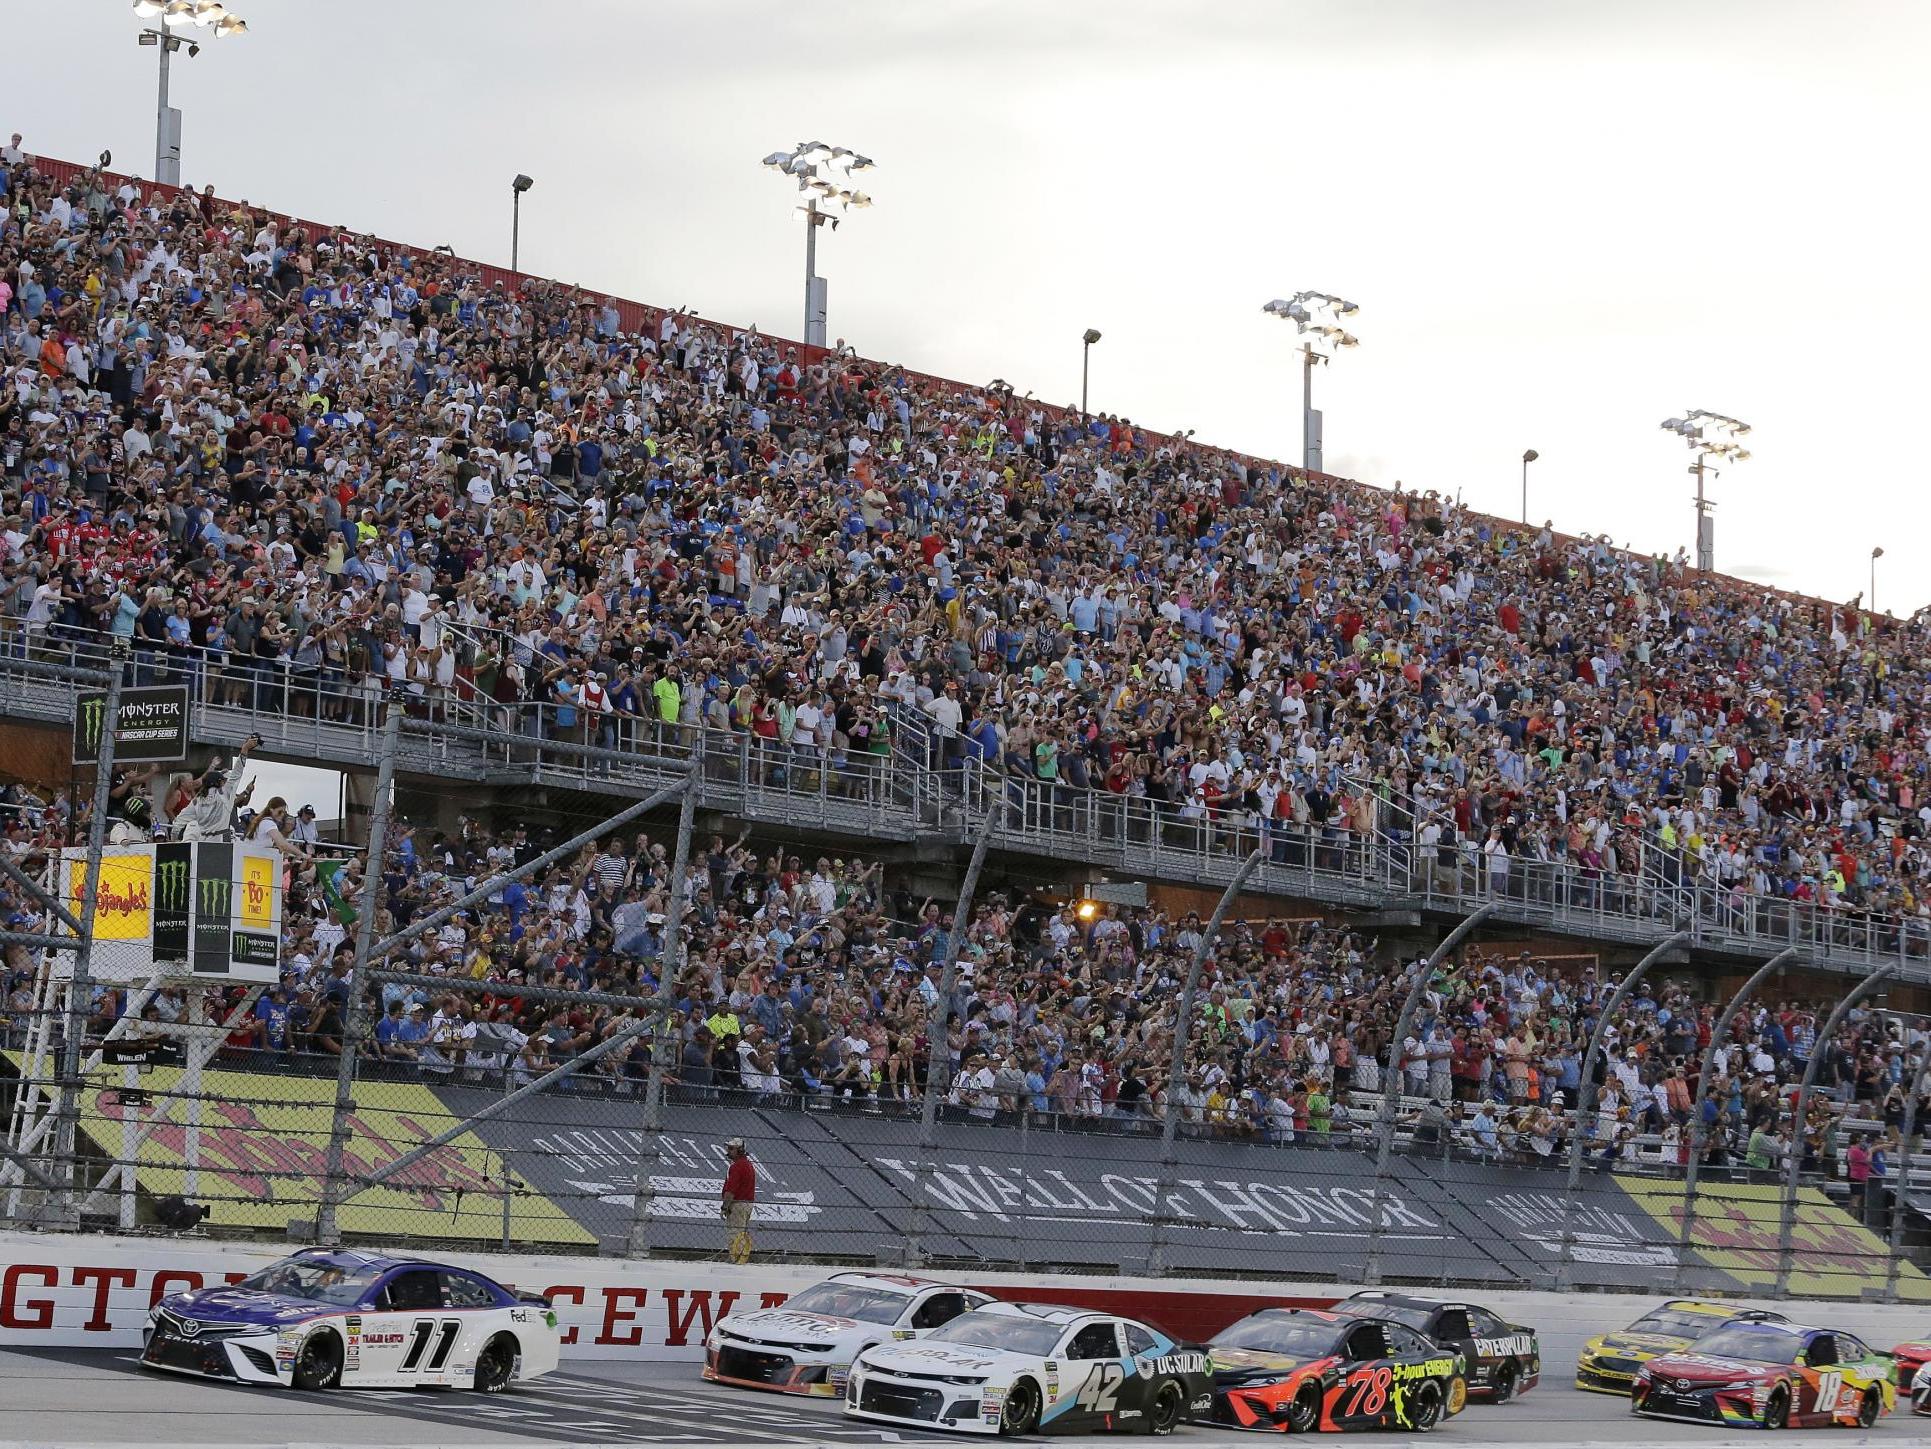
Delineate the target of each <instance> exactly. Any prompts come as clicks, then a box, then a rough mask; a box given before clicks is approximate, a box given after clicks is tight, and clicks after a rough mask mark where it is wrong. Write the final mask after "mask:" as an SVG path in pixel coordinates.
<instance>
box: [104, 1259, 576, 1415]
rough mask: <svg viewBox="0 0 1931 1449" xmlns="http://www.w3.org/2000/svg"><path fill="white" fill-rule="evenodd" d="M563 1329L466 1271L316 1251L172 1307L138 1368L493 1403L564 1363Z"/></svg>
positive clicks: (152, 1318)
mask: <svg viewBox="0 0 1931 1449" xmlns="http://www.w3.org/2000/svg"><path fill="white" fill-rule="evenodd" d="M557 1340H558V1334H557V1320H556V1315H555V1314H554V1313H552V1312H551V1311H550V1305H549V1304H548V1303H547V1302H546V1301H544V1300H543V1299H541V1298H536V1297H531V1296H528V1295H524V1296H519V1295H517V1294H515V1293H512V1292H511V1291H510V1290H509V1289H507V1288H505V1287H503V1286H502V1285H501V1284H499V1283H495V1282H492V1281H491V1280H490V1279H488V1278H485V1277H484V1276H483V1275H482V1274H480V1273H472V1272H470V1271H469V1270H468V1269H466V1268H451V1267H445V1266H443V1265H442V1264H439V1263H425V1262H421V1261H418V1260H414V1259H402V1258H386V1257H380V1256H376V1255H372V1254H368V1253H357V1252H346V1251H337V1252H331V1251H327V1250H324V1249H319V1248H310V1249H307V1250H305V1251H303V1252H300V1253H297V1254H296V1255H295V1256H294V1257H292V1258H284V1259H283V1260H282V1261H281V1262H279V1263H276V1264H274V1265H272V1266H271V1267H267V1268H264V1269H262V1270H261V1272H259V1273H257V1274H255V1275H254V1276H253V1277H252V1278H248V1279H245V1280H244V1281H242V1282H240V1283H237V1284H235V1285H234V1286H233V1287H224V1288H204V1289H201V1290H200V1291H198V1292H194V1293H177V1294H175V1295H173V1296H172V1297H169V1298H164V1299H162V1300H161V1302H160V1303H159V1304H157V1305H156V1307H155V1309H154V1312H153V1313H152V1314H150V1315H149V1317H148V1326H147V1328H146V1330H145V1331H144V1332H143V1334H142V1343H141V1366H142V1367H143V1368H152V1369H166V1370H169V1371H171V1372H174V1373H185V1374H198V1375H200V1376H201V1377H203V1378H212V1379H227V1380H229V1381H231V1382H235V1383H244V1384H262V1385H268V1384H275V1385H283V1386H286V1387H290V1388H297V1389H332V1388H335V1387H337V1386H341V1385H347V1386H350V1387H365V1388H374V1387H393V1386H403V1387H407V1386H410V1385H414V1384H438V1385H443V1386H446V1387H453V1388H473V1389H477V1390H479V1391H480V1392H482V1393H486V1394H496V1393H501V1392H502V1391H503V1390H505V1389H507V1388H508V1387H509V1386H510V1385H511V1384H512V1383H514V1382H516V1381H517V1380H519V1379H531V1378H535V1377H536V1376H537V1375H539V1374H546V1373H549V1372H550V1371H551V1370H553V1369H554V1368H555V1367H556V1366H557Z"/></svg>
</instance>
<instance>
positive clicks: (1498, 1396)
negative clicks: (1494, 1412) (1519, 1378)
mask: <svg viewBox="0 0 1931 1449" xmlns="http://www.w3.org/2000/svg"><path fill="white" fill-rule="evenodd" d="M1514 1397H1515V1365H1514V1364H1513V1363H1505V1364H1503V1365H1502V1367H1500V1368H1499V1369H1497V1370H1496V1371H1495V1377H1494V1378H1493V1379H1491V1380H1489V1401H1490V1402H1491V1403H1496V1404H1506V1403H1507V1402H1508V1401H1509V1400H1510V1399H1512V1398H1514Z"/></svg>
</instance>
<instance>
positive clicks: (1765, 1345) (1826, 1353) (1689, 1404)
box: [1629, 1323, 1897, 1429]
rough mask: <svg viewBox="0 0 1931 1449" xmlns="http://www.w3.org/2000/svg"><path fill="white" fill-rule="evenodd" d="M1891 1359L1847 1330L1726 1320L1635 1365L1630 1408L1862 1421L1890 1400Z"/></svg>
mask: <svg viewBox="0 0 1931 1449" xmlns="http://www.w3.org/2000/svg"><path fill="white" fill-rule="evenodd" d="M1892 1372H1893V1370H1892V1366H1891V1360H1890V1359H1889V1358H1888V1357H1886V1356H1885V1355H1883V1354H1879V1353H1874V1352H1872V1351H1871V1350H1870V1349H1869V1348H1867V1347H1865V1346H1864V1344H1863V1343H1861V1342H1860V1341H1859V1340H1857V1339H1855V1338H1853V1337H1852V1336H1851V1335H1850V1334H1848V1333H1838V1332H1835V1331H1833V1330H1830V1329H1825V1328H1800V1327H1798V1326H1797V1325H1795V1324H1791V1323H1730V1324H1726V1325H1725V1326H1724V1327H1722V1328H1719V1329H1718V1330H1717V1331H1716V1332H1715V1333H1712V1334H1708V1335H1706V1336H1705V1337H1703V1338H1699V1339H1698V1340H1697V1341H1696V1343H1695V1345H1694V1346H1693V1347H1692V1348H1690V1349H1687V1350H1685V1351H1683V1352H1681V1353H1666V1354H1664V1355H1662V1356H1661V1357H1660V1358H1653V1359H1651V1360H1650V1361H1649V1362H1648V1363H1646V1364H1644V1365H1643V1366H1642V1367H1641V1368H1640V1369H1638V1370H1637V1371H1636V1387H1635V1388H1634V1389H1633V1390H1631V1391H1630V1396H1629V1407H1630V1412H1631V1413H1635V1414H1643V1415H1646V1416H1648V1417H1650V1418H1653V1419H1686V1420H1688V1421H1690V1422H1691V1423H1696V1424H1736V1425H1747V1426H1750V1427H1753V1428H1761V1429H1782V1428H1784V1427H1786V1426H1788V1427H1790V1428H1799V1429H1814V1428H1821V1427H1823V1426H1826V1425H1830V1424H1845V1425H1852V1426H1856V1427H1860V1428H1865V1429H1868V1428H1870V1427H1871V1425H1873V1424H1875V1423H1876V1422H1877V1419H1878V1416H1879V1415H1880V1414H1886V1413H1889V1412H1890V1410H1891V1406H1892V1405H1893V1404H1894V1403H1895V1402H1896V1400H1897V1386H1896V1385H1895V1384H1894V1383H1892V1381H1891V1375H1892Z"/></svg>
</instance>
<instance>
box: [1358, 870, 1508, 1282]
mask: <svg viewBox="0 0 1931 1449" xmlns="http://www.w3.org/2000/svg"><path fill="white" fill-rule="evenodd" d="M1497 908H1498V906H1497V903H1496V902H1494V901H1490V902H1489V903H1488V904H1486V905H1483V906H1478V907H1477V908H1476V909H1475V911H1474V912H1473V913H1472V914H1470V915H1468V916H1465V917H1463V919H1462V921H1461V923H1460V924H1458V925H1457V926H1456V927H1455V929H1454V930H1452V931H1450V932H1449V933H1448V934H1447V935H1446V936H1444V937H1443V938H1442V943H1441V945H1439V946H1437V947H1436V948H1435V949H1434V950H1433V951H1431V952H1430V953H1429V954H1428V956H1427V957H1426V958H1425V959H1424V960H1421V961H1418V962H1416V963H1415V969H1414V979H1413V980H1412V981H1410V982H1409V983H1408V995H1407V996H1406V997H1404V998H1403V999H1402V1003H1401V1015H1400V1016H1399V1017H1397V1018H1396V1019H1395V1034H1394V1037H1393V1039H1392V1040H1391V1041H1390V1043H1389V1046H1388V1069H1387V1070H1388V1075H1387V1078H1386V1080H1384V1081H1383V1082H1382V1084H1381V1111H1380V1113H1379V1114H1378V1115H1377V1116H1376V1118H1375V1137H1376V1141H1375V1165H1374V1197H1373V1198H1372V1200H1371V1203H1370V1206H1369V1209H1368V1251H1367V1256H1366V1258H1365V1260H1364V1261H1363V1262H1362V1264H1361V1281H1362V1282H1363V1283H1366V1284H1369V1285H1370V1286H1372V1285H1373V1284H1376V1283H1379V1282H1380V1281H1381V1198H1382V1194H1383V1193H1384V1192H1385V1191H1386V1190H1387V1183H1388V1164H1389V1159H1390V1158H1391V1157H1393V1155H1394V1150H1395V1109H1396V1107H1397V1106H1398V1105H1399V1104H1400V1101H1401V1061H1400V1052H1401V1044H1402V1043H1403V1042H1404V1041H1406V1040H1407V1039H1408V1027H1409V1025H1410V1024H1411V1023H1412V1022H1413V1021H1414V1019H1415V1008H1416V1007H1417V1006H1419V1005H1420V1004H1421V996H1422V993H1423V992H1424V991H1426V990H1427V989H1428V983H1429V982H1430V981H1431V980H1432V979H1433V978H1434V975H1435V968H1436V967H1437V966H1439V965H1440V964H1441V963H1442V959H1443V958H1444V957H1446V956H1447V955H1448V953H1449V952H1450V951H1453V950H1454V949H1455V948H1456V947H1457V946H1459V945H1461V944H1462V940H1463V938H1464V937H1466V936H1467V935H1468V933H1469V932H1470V931H1473V930H1474V929H1475V928H1476V927H1477V926H1479V925H1481V924H1482V922H1484V921H1486V920H1487V919H1488V918H1489V917H1490V916H1492V915H1494V914H1495V912H1496V910H1497Z"/></svg>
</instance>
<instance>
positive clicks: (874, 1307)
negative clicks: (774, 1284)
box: [784, 1283, 905, 1323]
mask: <svg viewBox="0 0 1931 1449" xmlns="http://www.w3.org/2000/svg"><path fill="white" fill-rule="evenodd" d="M784 1306H785V1307H786V1308H787V1309H796V1310H797V1311H798V1312H800V1313H822V1314H824V1315H826V1316H827V1317H828V1318H856V1319H857V1320H858V1321H859V1322H861V1323H897V1322H898V1316H899V1315H900V1314H901V1313H903V1312H904V1311H905V1295H904V1294H903V1293H888V1292H886V1291H885V1290H884V1289H882V1288H859V1287H855V1286H854V1285H852V1284H850V1283H814V1284H812V1285H811V1287H809V1288H807V1289H805V1291H804V1292H802V1293H800V1294H798V1295H797V1296H796V1297H794V1298H791V1299H788V1300H786V1302H785V1305H784Z"/></svg>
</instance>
